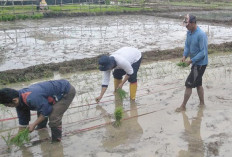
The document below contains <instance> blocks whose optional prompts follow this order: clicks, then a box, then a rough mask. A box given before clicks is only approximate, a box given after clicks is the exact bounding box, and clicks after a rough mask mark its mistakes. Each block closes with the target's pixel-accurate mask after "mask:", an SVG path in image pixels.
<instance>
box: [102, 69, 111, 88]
mask: <svg viewBox="0 0 232 157" xmlns="http://www.w3.org/2000/svg"><path fill="white" fill-rule="evenodd" d="M110 73H111V70H108V71H104V72H103V79H102V87H108V85H109V82H110Z"/></svg>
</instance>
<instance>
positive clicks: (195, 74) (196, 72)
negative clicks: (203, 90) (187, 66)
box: [185, 65, 207, 88]
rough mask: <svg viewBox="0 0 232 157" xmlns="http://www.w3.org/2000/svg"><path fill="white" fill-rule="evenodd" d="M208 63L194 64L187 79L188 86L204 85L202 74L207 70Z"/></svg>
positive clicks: (186, 84)
mask: <svg viewBox="0 0 232 157" xmlns="http://www.w3.org/2000/svg"><path fill="white" fill-rule="evenodd" d="M206 66H207V65H193V66H192V67H191V71H190V74H189V76H188V78H187V79H186V81H185V86H186V87H187V88H195V87H199V86H202V76H203V74H204V72H205V69H206Z"/></svg>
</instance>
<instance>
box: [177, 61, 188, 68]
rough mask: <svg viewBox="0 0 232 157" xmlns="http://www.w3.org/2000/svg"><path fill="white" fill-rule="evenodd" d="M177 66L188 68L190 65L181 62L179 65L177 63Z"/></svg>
mask: <svg viewBox="0 0 232 157" xmlns="http://www.w3.org/2000/svg"><path fill="white" fill-rule="evenodd" d="M176 65H177V66H180V67H187V66H188V64H187V63H185V62H179V63H177V64H176Z"/></svg>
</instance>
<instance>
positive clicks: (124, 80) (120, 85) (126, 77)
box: [118, 75, 130, 88]
mask: <svg viewBox="0 0 232 157" xmlns="http://www.w3.org/2000/svg"><path fill="white" fill-rule="evenodd" d="M129 78H130V76H129V75H126V76H125V77H124V79H123V80H122V83H120V84H119V85H118V88H122V86H123V85H124V83H125V82H126V81H127V80H128V79H129Z"/></svg>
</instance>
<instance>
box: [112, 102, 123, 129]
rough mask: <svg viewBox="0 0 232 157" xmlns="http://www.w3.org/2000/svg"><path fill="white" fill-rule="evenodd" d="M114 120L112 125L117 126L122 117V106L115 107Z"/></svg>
mask: <svg viewBox="0 0 232 157" xmlns="http://www.w3.org/2000/svg"><path fill="white" fill-rule="evenodd" d="M114 117H115V122H114V126H116V127H119V126H120V125H121V119H122V117H123V107H122V106H120V107H117V108H116V109H115V111H114Z"/></svg>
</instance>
